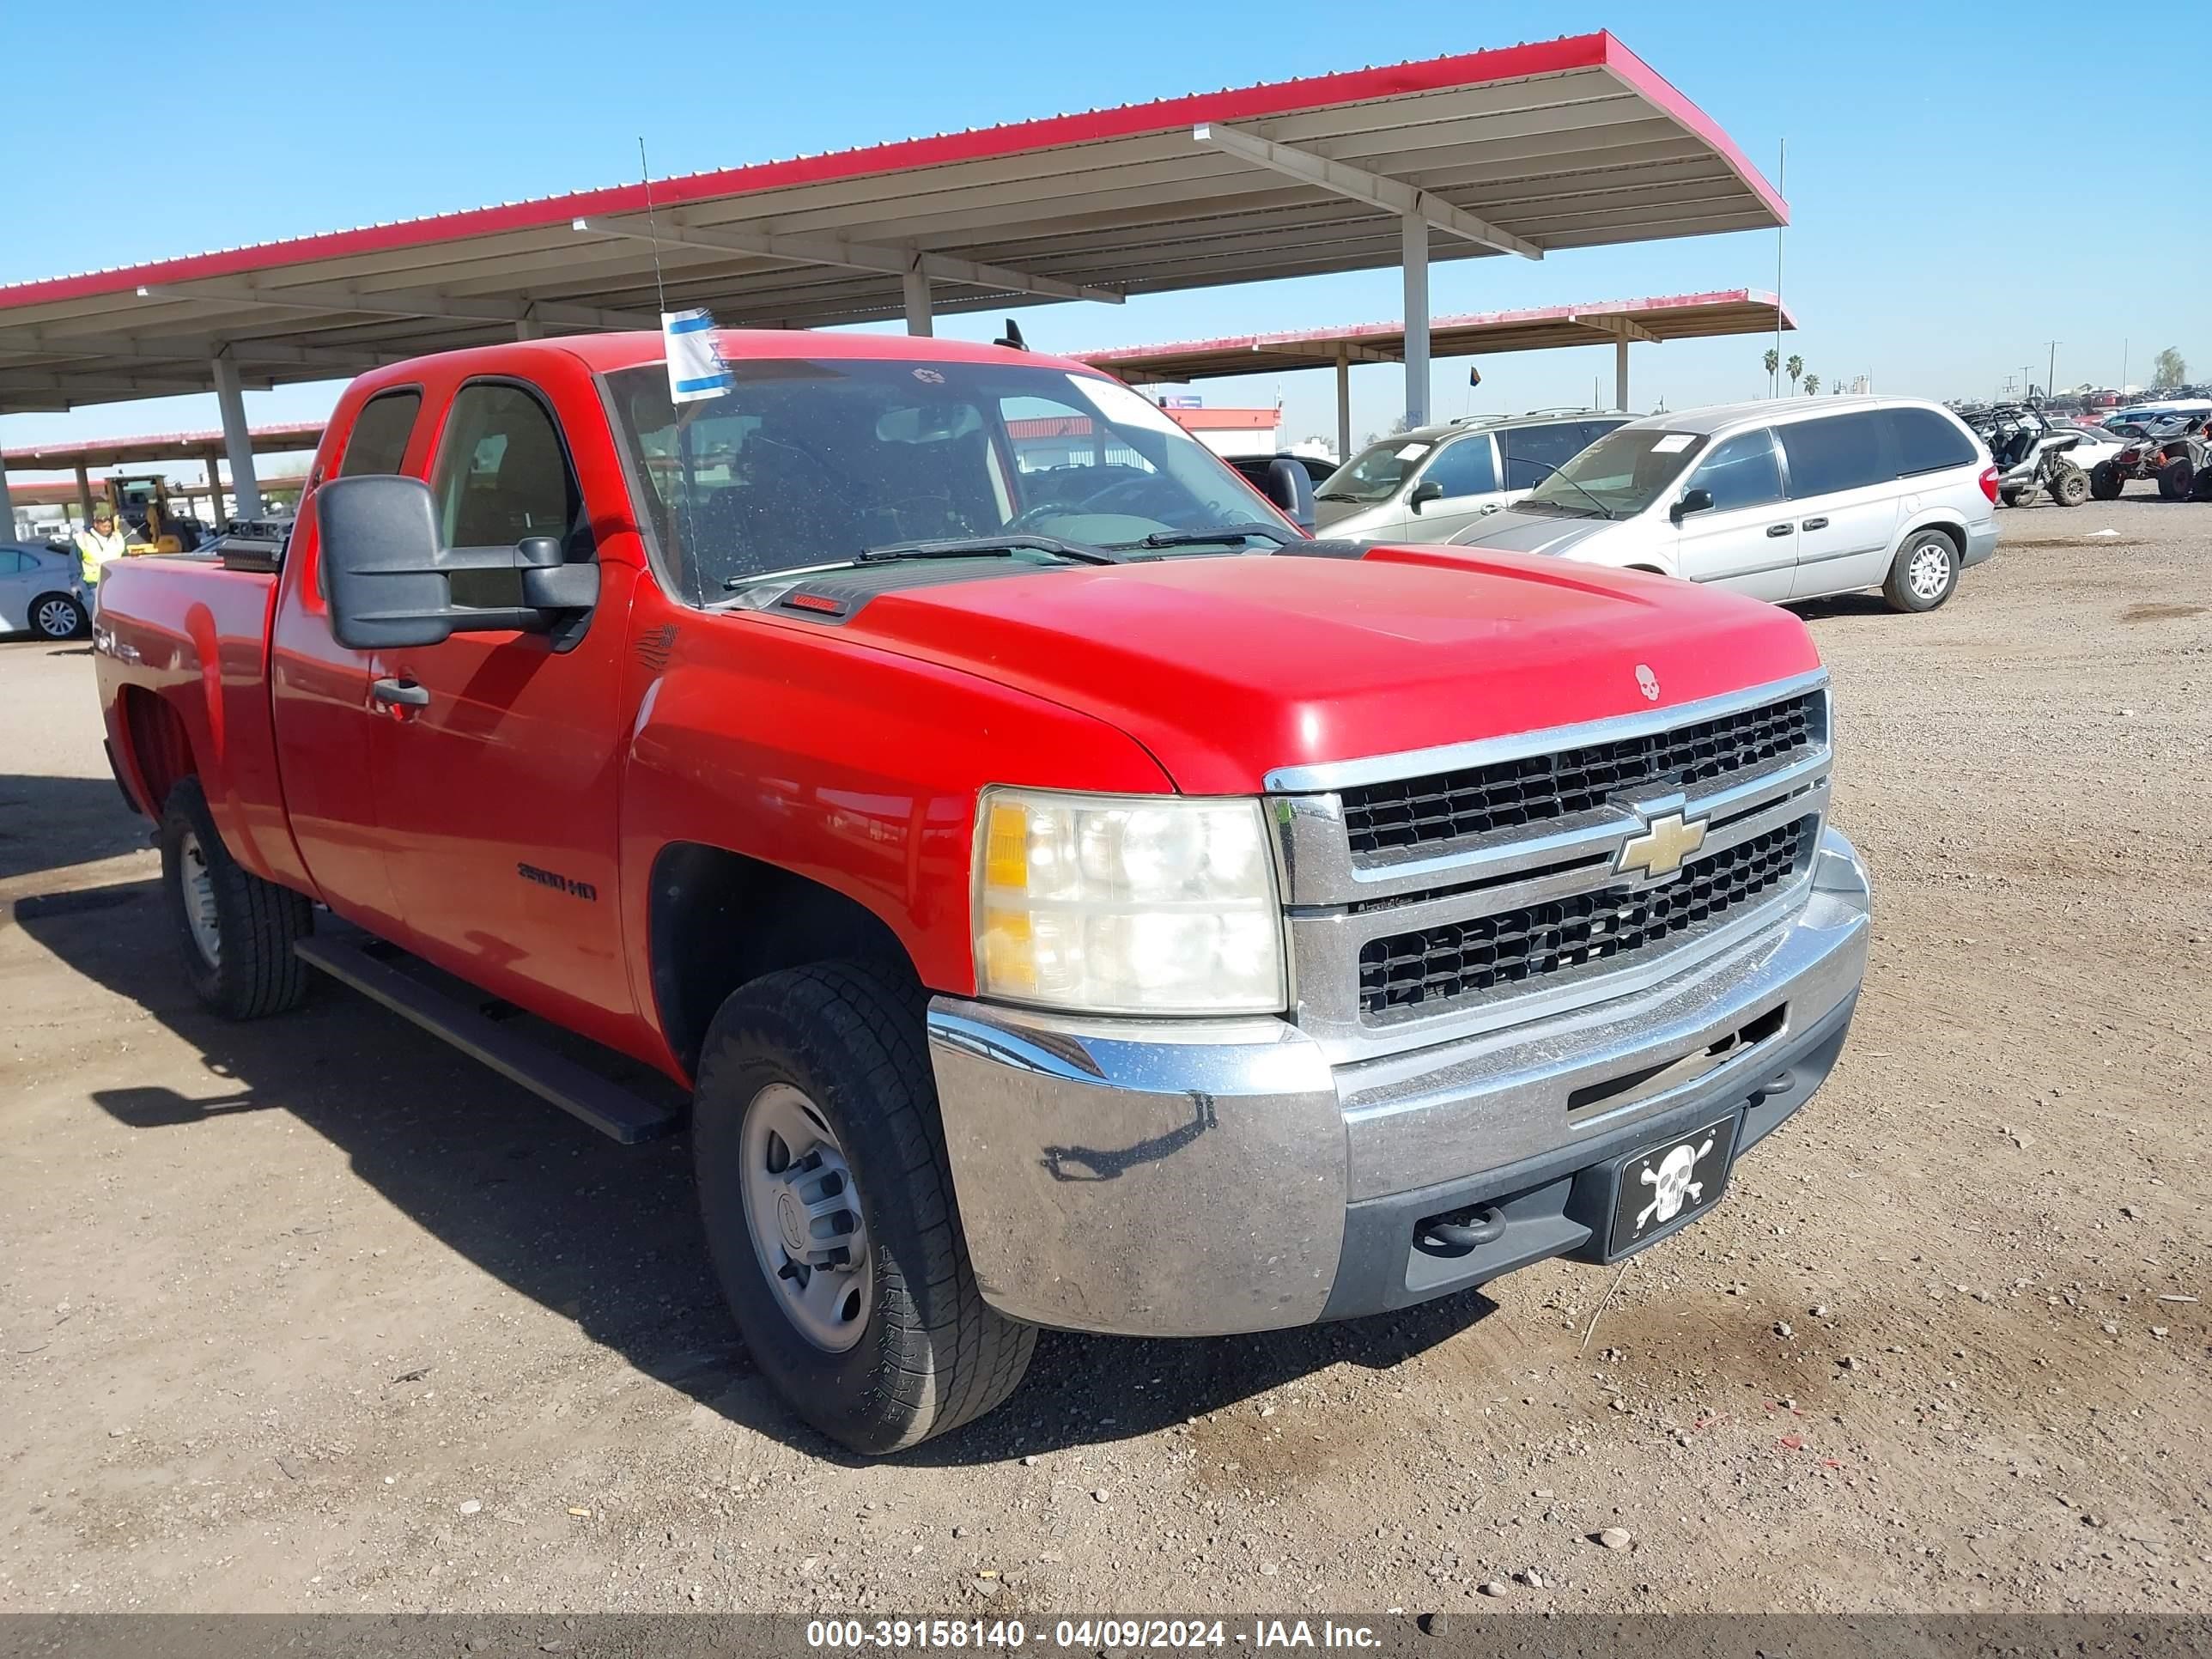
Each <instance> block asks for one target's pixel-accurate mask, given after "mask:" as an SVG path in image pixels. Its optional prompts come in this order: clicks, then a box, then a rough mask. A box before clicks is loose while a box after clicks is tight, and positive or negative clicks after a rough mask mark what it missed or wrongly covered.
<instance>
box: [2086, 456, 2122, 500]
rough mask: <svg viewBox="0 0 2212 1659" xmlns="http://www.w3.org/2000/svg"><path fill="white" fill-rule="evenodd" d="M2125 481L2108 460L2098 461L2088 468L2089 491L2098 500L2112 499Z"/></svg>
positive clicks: (2118, 470) (2117, 469)
mask: <svg viewBox="0 0 2212 1659" xmlns="http://www.w3.org/2000/svg"><path fill="white" fill-rule="evenodd" d="M2125 483H2127V480H2126V479H2124V478H2123V477H2120V469H2119V468H2118V467H2117V466H2114V465H2112V463H2111V462H2110V461H2100V462H2098V463H2097V464H2096V465H2094V466H2093V467H2091V468H2090V469H2089V493H2090V494H2091V495H2094V496H2095V497H2096V498H2097V499H2098V500H2099V501H2112V499H2114V498H2115V497H2116V496H2118V495H2119V493H2120V490H2121V488H2122V487H2123V486H2124V484H2125Z"/></svg>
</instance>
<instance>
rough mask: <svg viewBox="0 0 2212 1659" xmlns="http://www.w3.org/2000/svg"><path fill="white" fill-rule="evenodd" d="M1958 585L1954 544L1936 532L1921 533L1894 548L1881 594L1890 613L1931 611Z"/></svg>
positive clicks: (1939, 532) (1957, 560) (1957, 567)
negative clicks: (1894, 552)
mask: <svg viewBox="0 0 2212 1659" xmlns="http://www.w3.org/2000/svg"><path fill="white" fill-rule="evenodd" d="M1958 586H1959V548H1958V544H1956V543H1955V542H1954V541H1953V540H1952V539H1951V538H1949V537H1948V536H1947V535H1945V534H1944V533H1943V532H1942V531H1940V530H1923V531H1921V532H1919V533H1918V534H1917V535H1915V536H1914V537H1912V538H1911V539H1910V540H1909V541H1907V542H1906V543H1905V545H1904V546H1903V547H1901V548H1899V549H1898V550H1897V557H1896V558H1895V559H1894V560H1893V561H1892V562H1891V563H1890V567H1889V579H1888V580H1887V581H1885V582H1884V583H1883V584H1882V586H1881V592H1882V597H1883V598H1884V599H1887V600H1888V601H1889V608H1890V609H1891V610H1893V611H1933V610H1934V609H1935V608H1936V606H1937V605H1941V604H1942V603H1943V601H1944V600H1946V599H1949V598H1950V597H1951V595H1952V594H1953V593H1954V592H1956V591H1957V589H1958Z"/></svg>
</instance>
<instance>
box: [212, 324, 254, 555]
mask: <svg viewBox="0 0 2212 1659" xmlns="http://www.w3.org/2000/svg"><path fill="white" fill-rule="evenodd" d="M210 367H211V368H213V369H214V370H215V400H216V406H217V407H218V408H219V409H221V410H222V447H223V450H224V453H227V454H228V456H229V457H230V489H231V493H232V494H233V495H236V496H237V497H238V516H239V517H240V518H241V519H258V518H259V517H260V516H261V486H260V485H259V484H258V483H256V482H255V480H254V476H253V436H252V431H251V430H250V429H249V428H247V426H246V392H245V390H244V388H242V387H241V386H240V385H239V383H238V365H237V364H236V363H234V362H231V361H230V359H229V358H228V357H218V358H216V360H215V362H213V363H212V364H211V365H210Z"/></svg>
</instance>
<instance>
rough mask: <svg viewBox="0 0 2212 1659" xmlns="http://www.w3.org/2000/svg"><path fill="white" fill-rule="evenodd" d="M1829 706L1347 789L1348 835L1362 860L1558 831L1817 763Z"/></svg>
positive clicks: (1688, 726) (1769, 709)
mask: <svg viewBox="0 0 2212 1659" xmlns="http://www.w3.org/2000/svg"><path fill="white" fill-rule="evenodd" d="M1822 701H1823V694H1822V693H1820V692H1819V691H1807V692H1802V693H1801V694H1799V695H1797V696H1790V697H1784V698H1782V699H1780V700H1778V701H1777V702H1771V703H1764V704H1758V705H1754V706H1753V707H1752V708H1739V709H1732V710H1730V711H1729V712H1728V713H1726V714H1717V715H1715V716H1713V717H1711V719H1707V720H1692V721H1688V722H1686V723H1684V724H1681V725H1677V726H1668V727H1666V728H1664V729H1662V730H1659V731H1654V732H1638V733H1636V734H1634V735H1631V736H1626V737H1620V738H1610V739H1607V740H1604V741H1601V742H1597V743H1589V744H1577V745H1576V746H1574V747H1571V748H1566V749H1559V750H1552V751H1549V752H1547V753H1539V754H1533V755H1521V756H1516V757H1513V758H1511V759H1507V760H1498V761H1492V762H1491V763H1489V764H1487V765H1480V766H1470V767H1467V768H1464V769H1461V770H1458V771H1452V772H1441V773H1431V774H1429V775H1425V776H1421V777H1413V778H1395V779H1390V780H1387V781H1382V782H1376V783H1370V784H1365V785H1363V786H1360V787H1354V788H1350V789H1346V791H1345V792H1344V829H1345V835H1346V838H1347V839H1348V841H1349V842H1350V843H1351V847H1352V856H1353V857H1354V858H1360V857H1364V856H1368V855H1371V854H1378V853H1388V852H1390V851H1393V850H1395V849H1398V848H1413V847H1434V846H1437V845H1439V844H1448V843H1450V842H1464V841H1468V840H1471V839H1473V838H1474V837H1477V836H1486V835H1488V834H1490V833H1491V832H1492V831H1493V830H1497V829H1510V828H1515V827H1518V826H1522V825H1526V824H1541V823H1552V822H1554V821H1556V820H1558V819H1560V818H1564V817H1571V816H1572V815H1573V814H1575V813H1577V812H1587V811H1590V810H1591V809H1592V808H1593V807H1596V806H1600V805H1603V804H1604V803H1605V802H1606V801H1607V800H1611V799H1616V798H1619V797H1622V796H1625V795H1627V794H1629V793H1632V792H1635V791H1639V790H1655V791H1657V790H1667V789H1680V790H1686V789H1691V788H1693V787H1696V786H1698V785H1699V784H1702V783H1708V782H1711V781H1713V780H1714V779H1717V778H1727V777H1731V776H1734V775H1736V774H1738V773H1741V772H1744V771H1747V770H1748V769H1751V768H1753V767H1756V766H1759V765H1762V764H1764V763H1766V762H1769V761H1772V760H1775V759H1778V758H1780V757H1787V756H1791V755H1800V754H1806V753H1809V752H1810V751H1811V750H1813V749H1814V748H1815V747H1816V746H1817V745H1818V744H1819V743H1820V737H1819V735H1818V733H1819V732H1820V715H1821V708H1822Z"/></svg>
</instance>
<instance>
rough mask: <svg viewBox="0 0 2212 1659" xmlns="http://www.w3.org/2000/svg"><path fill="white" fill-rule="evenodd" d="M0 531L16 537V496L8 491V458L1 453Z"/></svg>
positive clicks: (11, 538)
mask: <svg viewBox="0 0 2212 1659" xmlns="http://www.w3.org/2000/svg"><path fill="white" fill-rule="evenodd" d="M0 532H4V533H5V534H6V536H7V538H8V539H9V541H11V542H12V541H14V540H15V497H14V496H13V495H9V493H8V458H7V457H6V456H5V455H0Z"/></svg>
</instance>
